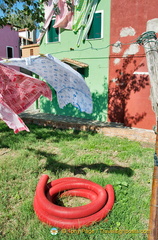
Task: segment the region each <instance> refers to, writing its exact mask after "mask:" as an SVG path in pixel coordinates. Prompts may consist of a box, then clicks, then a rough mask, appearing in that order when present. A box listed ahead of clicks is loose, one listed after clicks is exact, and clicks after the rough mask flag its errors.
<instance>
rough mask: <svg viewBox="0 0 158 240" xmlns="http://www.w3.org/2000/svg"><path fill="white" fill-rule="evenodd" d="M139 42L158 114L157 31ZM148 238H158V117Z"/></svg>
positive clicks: (146, 35) (141, 37)
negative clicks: (144, 56) (142, 49)
mask: <svg viewBox="0 0 158 240" xmlns="http://www.w3.org/2000/svg"><path fill="white" fill-rule="evenodd" d="M137 43H138V44H140V45H143V46H144V49H145V53H146V60H147V66H148V71H149V76H150V85H151V101H152V106H153V109H154V111H155V113H156V116H158V42H157V37H156V34H155V32H153V31H149V32H145V33H144V34H142V35H141V36H140V37H139V39H138V40H137ZM148 240H158V118H157V132H156V143H155V155H154V169H153V180H152V194H151V201H150V218H149V234H148Z"/></svg>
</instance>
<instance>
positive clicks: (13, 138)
mask: <svg viewBox="0 0 158 240" xmlns="http://www.w3.org/2000/svg"><path fill="white" fill-rule="evenodd" d="M27 126H28V128H29V130H30V132H26V131H22V132H19V133H18V134H14V132H13V130H12V129H9V128H8V126H7V125H6V124H5V123H3V122H0V133H2V135H1V137H0V148H14V149H18V148H21V147H23V145H24V146H25V145H26V144H25V143H29V142H32V143H33V142H35V141H36V140H37V141H39V140H41V141H45V140H48V139H49V140H50V141H52V142H55V143H58V142H61V141H72V140H74V139H88V136H89V135H95V134H96V133H95V132H80V131H76V130H74V131H71V132H70V131H69V130H61V129H53V128H51V127H43V126H38V125H34V124H27ZM80 133H81V134H80Z"/></svg>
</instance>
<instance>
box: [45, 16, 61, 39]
mask: <svg viewBox="0 0 158 240" xmlns="http://www.w3.org/2000/svg"><path fill="white" fill-rule="evenodd" d="M54 23H55V19H52V21H51V22H50V24H49V27H48V33H47V42H48V43H50V42H59V28H53V25H54Z"/></svg>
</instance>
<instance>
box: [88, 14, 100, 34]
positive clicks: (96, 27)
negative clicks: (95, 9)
mask: <svg viewBox="0 0 158 240" xmlns="http://www.w3.org/2000/svg"><path fill="white" fill-rule="evenodd" d="M101 17H102V15H101V13H95V14H94V17H93V21H92V25H91V27H90V30H89V32H88V35H87V38H88V39H93V38H101Z"/></svg>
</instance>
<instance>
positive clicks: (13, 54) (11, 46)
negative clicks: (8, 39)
mask: <svg viewBox="0 0 158 240" xmlns="http://www.w3.org/2000/svg"><path fill="white" fill-rule="evenodd" d="M8 48H12V53H13V54H12V55H13V56H12V58H13V57H14V47H12V46H6V58H8Z"/></svg>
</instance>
